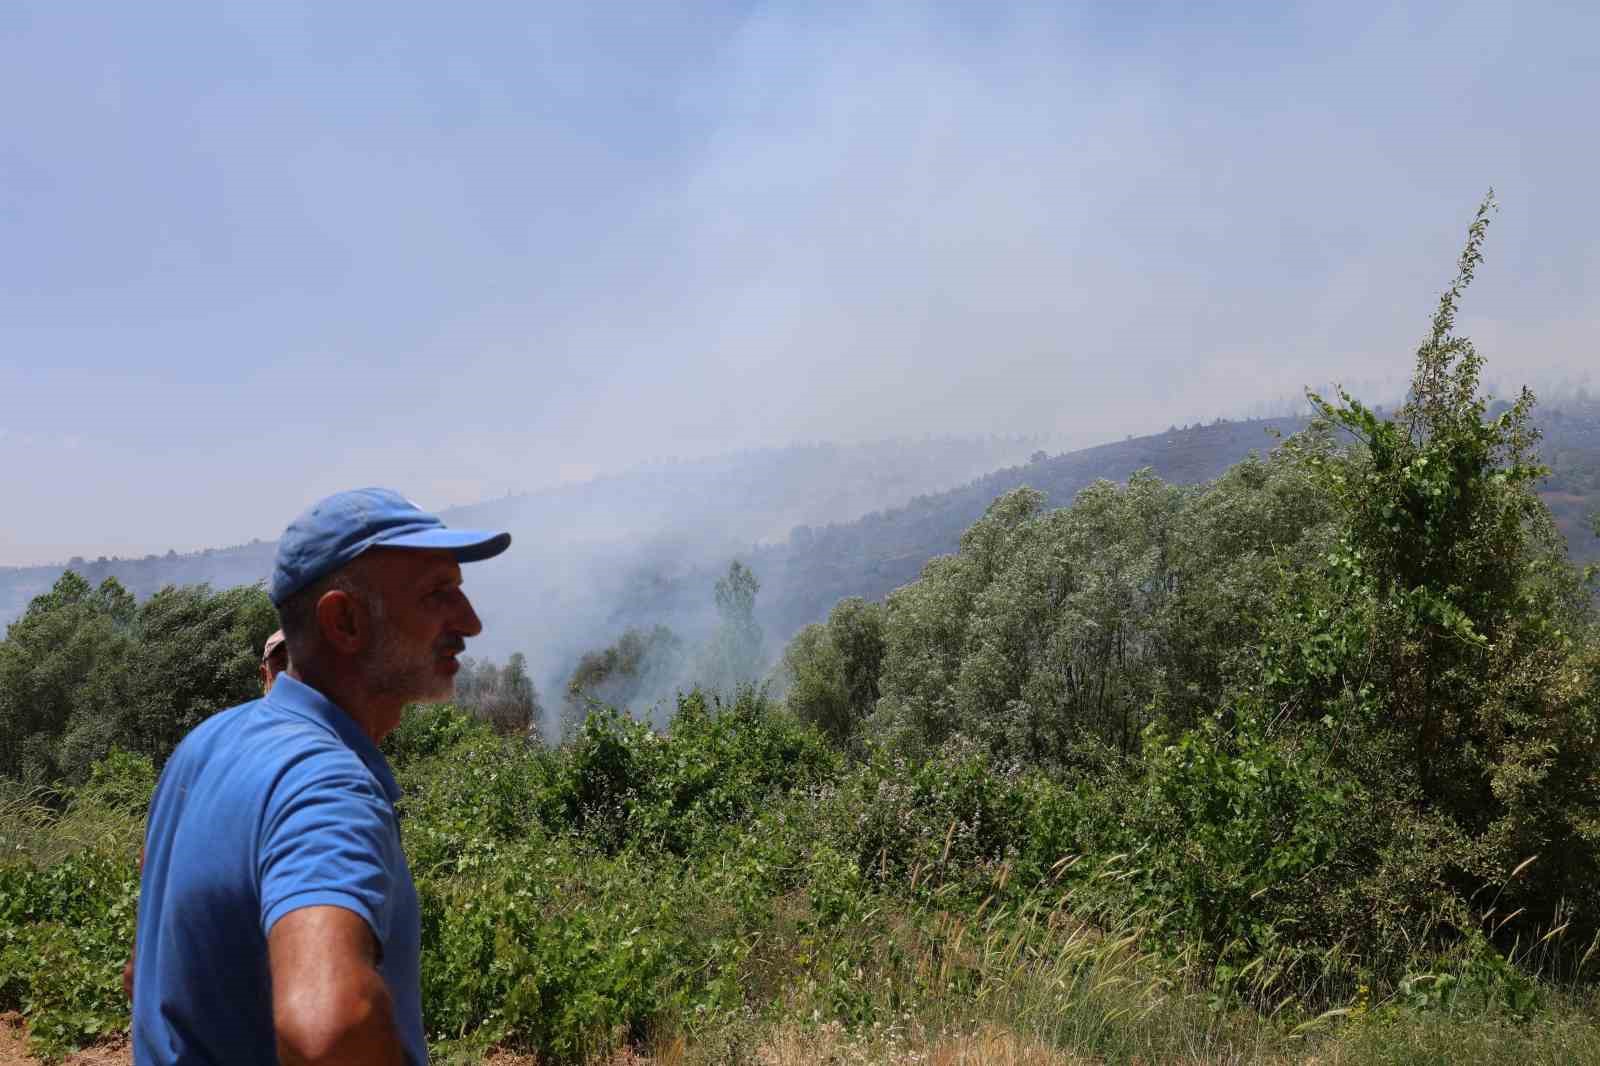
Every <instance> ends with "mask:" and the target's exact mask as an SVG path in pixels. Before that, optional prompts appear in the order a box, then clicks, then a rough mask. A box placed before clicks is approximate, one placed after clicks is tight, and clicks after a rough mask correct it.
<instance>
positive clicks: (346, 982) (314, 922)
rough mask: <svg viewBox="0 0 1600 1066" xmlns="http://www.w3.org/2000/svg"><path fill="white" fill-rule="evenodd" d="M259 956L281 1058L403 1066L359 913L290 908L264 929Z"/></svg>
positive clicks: (313, 1064)
mask: <svg viewBox="0 0 1600 1066" xmlns="http://www.w3.org/2000/svg"><path fill="white" fill-rule="evenodd" d="M267 956H268V960H269V963H270V965H271V968H272V1021H273V1026H274V1028H275V1029H276V1030H277V1035H278V1058H279V1060H280V1061H282V1062H283V1063H284V1066H322V1064H325V1063H328V1064H331V1063H338V1064H339V1066H405V1062H406V1056H405V1050H404V1048H403V1046H402V1045H401V1043H400V1036H399V1033H398V1032H397V1031H396V1029H395V1024H394V1008H393V1004H392V1003H391V1001H390V998H389V988H388V986H387V985H386V984H385V983H384V980H383V975H382V974H380V973H379V972H378V967H377V961H378V944H377V940H376V939H375V938H374V937H373V935H372V930H371V929H370V928H369V927H368V925H367V923H366V921H365V919H363V918H362V917H361V916H360V915H359V914H356V913H355V912H354V911H349V910H346V909H344V908H343V907H334V906H312V907H303V908H301V909H299V910H293V911H290V912H289V913H288V914H285V915H284V916H283V917H282V918H280V919H279V920H278V921H277V922H276V923H274V924H273V926H272V931H271V932H270V933H269V934H268V935H267Z"/></svg>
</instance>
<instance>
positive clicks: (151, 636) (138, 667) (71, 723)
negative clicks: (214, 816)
mask: <svg viewBox="0 0 1600 1066" xmlns="http://www.w3.org/2000/svg"><path fill="white" fill-rule="evenodd" d="M276 625H277V620H276V615H275V614H274V612H273V609H272V605H271V604H270V603H269V602H268V601H267V597H266V594H265V593H264V592H262V591H261V589H260V588H259V587H245V588H236V589H229V590H226V591H224V592H216V593H214V592H212V591H211V590H210V588H208V587H207V586H204V585H195V586H187V587H184V588H173V587H170V586H169V587H168V588H165V589H162V590H161V591H160V592H158V593H156V594H155V595H154V596H152V597H151V598H150V599H149V600H147V601H145V602H144V603H143V604H138V605H136V604H135V602H134V599H133V597H132V596H131V595H130V594H129V593H128V592H127V591H126V590H125V589H124V588H123V587H122V586H121V585H119V584H118V583H117V582H116V581H115V580H111V579H108V580H106V581H105V582H103V583H102V584H101V585H100V586H99V588H97V589H92V590H91V589H90V587H89V584H88V582H86V581H85V580H84V579H83V578H82V577H81V576H79V575H78V574H76V573H74V572H72V571H67V572H66V573H64V574H63V575H62V576H61V578H60V579H59V580H58V581H57V582H56V584H55V586H54V587H53V588H52V589H51V590H50V592H48V593H46V594H44V595H43V596H39V597H37V598H35V599H34V601H33V602H32V603H31V604H29V606H28V610H27V612H26V613H25V614H24V615H23V617H22V618H21V619H19V620H18V621H17V622H16V623H15V624H14V625H12V626H11V627H10V629H9V630H8V631H7V633H6V639H5V640H4V641H0V774H4V775H5V776H10V777H17V778H20V779H22V780H24V781H28V782H31V783H36V784H45V783H55V782H60V781H64V782H68V783H76V782H79V781H81V780H83V779H84V778H85V776H86V775H87V774H88V772H89V768H90V766H91V765H92V764H93V763H94V762H95V761H97V760H98V759H101V758H103V757H104V756H105V755H106V754H107V753H108V752H110V751H111V749H112V748H113V747H120V748H122V749H124V750H127V751H131V752H136V753H139V754H142V755H145V756H148V757H149V758H150V759H151V760H152V761H153V762H154V763H156V764H157V765H159V764H160V762H161V761H163V760H164V759H165V758H166V757H167V755H168V754H170V753H171V751H172V749H173V747H174V746H176V745H177V743H178V741H179V740H180V739H182V737H183V735H184V734H185V733H187V732H188V731H189V730H190V729H192V728H193V727H194V726H195V725H196V724H198V723H199V722H200V721H201V720H202V719H204V718H205V717H207V716H209V715H211V714H213V713H215V712H216V711H219V710H222V709H223V708H225V707H229V706H232V705H234V704H237V703H242V702H245V701H246V700H249V699H252V698H254V697H255V696H257V695H259V694H260V693H259V688H258V681H257V677H256V664H257V661H258V659H259V655H260V648H261V644H262V642H263V641H264V640H265V639H266V636H267V634H268V633H270V632H271V631H272V629H273V628H275V627H276Z"/></svg>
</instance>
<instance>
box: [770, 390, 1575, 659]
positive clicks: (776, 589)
mask: <svg viewBox="0 0 1600 1066" xmlns="http://www.w3.org/2000/svg"><path fill="white" fill-rule="evenodd" d="M1537 421H1538V424H1539V427H1540V429H1541V431H1542V433H1543V441H1542V444H1541V454H1542V456H1543V458H1544V461H1545V462H1546V464H1548V465H1549V466H1550V467H1551V469H1552V475H1551V477H1550V478H1549V479H1548V480H1547V481H1546V482H1545V484H1544V485H1543V487H1542V488H1541V491H1540V496H1541V497H1542V498H1543V499H1544V501H1545V503H1546V504H1547V505H1549V507H1550V509H1551V511H1552V512H1553V513H1554V514H1555V517H1556V522H1557V525H1558V526H1559V527H1560V529H1561V532H1562V533H1563V534H1565V536H1566V538H1567V543H1568V545H1569V547H1570V550H1571V551H1572V554H1573V557H1574V558H1575V559H1578V560H1580V561H1597V560H1600V538H1597V537H1596V536H1595V535H1594V532H1593V530H1592V528H1591V526H1590V524H1589V523H1590V516H1592V515H1594V514H1595V513H1596V511H1600V404H1591V405H1588V406H1586V407H1579V408H1577V409H1570V408H1569V409H1567V410H1561V409H1551V410H1549V411H1546V412H1542V413H1541V416H1540V417H1539V418H1538V419H1537ZM1304 426H1305V422H1304V420H1301V419H1289V418H1285V419H1252V420H1247V421H1241V422H1226V421H1223V422H1216V423H1213V424H1211V425H1205V426H1202V425H1194V426H1190V427H1187V428H1184V429H1176V430H1172V431H1169V432H1167V433H1160V434H1155V435H1153V436H1148V437H1135V438H1130V439H1128V440H1125V441H1118V442H1116V443H1114V444H1105V445H1101V446H1099V447H1096V448H1085V449H1083V450H1081V451H1075V452H1068V453H1065V454H1062V455H1057V456H1053V457H1048V458H1043V459H1039V460H1036V461H1034V462H1030V463H1027V464H1026V465H1022V466H1014V467H1008V468H1006V469H1004V470H997V471H995V472H994V473H991V474H988V475H986V476H984V477H981V478H978V479H977V480H975V481H973V482H971V483H970V484H967V485H964V486H962V487H961V488H959V489H954V490H952V491H949V492H945V493H940V494H938V495H933V496H922V497H918V498H917V499H914V500H912V501H911V502H910V503H909V504H907V505H906V506H904V507H900V508H895V509H892V510H886V511H881V512H876V513H874V514H870V515H867V516H865V517H864V518H861V519H859V520H857V521H855V522H850V523H843V524H838V525H832V526H827V527H824V528H821V529H810V528H801V529H797V530H795V531H794V533H793V534H792V535H791V537H790V539H789V541H788V542H787V543H785V544H782V545H778V546H775V547H771V548H766V549H763V550H760V551H758V552H757V554H756V561H755V564H754V565H755V568H756V571H757V573H758V574H760V575H761V576H762V579H763V580H764V581H766V582H768V588H769V590H770V592H769V596H770V598H769V601H768V608H767V613H766V615H765V618H766V620H767V621H768V623H769V624H770V625H772V626H773V628H775V629H776V630H777V631H778V632H780V633H782V634H784V635H787V634H789V633H792V632H793V631H795V630H796V629H798V628H799V627H801V626H803V625H806V624H807V623H809V622H813V621H815V620H817V619H818V618H821V617H822V616H823V615H824V614H826V613H827V611H828V609H829V608H830V607H832V606H833V604H835V603H837V602H838V601H839V600H841V599H843V598H844V597H846V596H863V597H866V598H867V599H879V598H881V597H883V596H885V595H887V594H888V593H889V592H891V591H892V590H894V589H896V588H898V587H900V586H901V585H904V584H905V583H907V582H908V581H913V580H915V579H916V577H917V575H918V573H920V571H921V569H922V566H923V564H924V563H926V562H927V561H928V560H929V559H930V558H932V557H933V556H935V555H942V554H946V553H948V552H953V551H955V550H956V546H957V544H958V542H959V541H960V538H961V533H962V531H963V530H965V529H966V528H967V527H968V526H970V525H971V524H972V523H973V522H975V521H977V519H978V518H979V517H980V516H981V515H982V514H983V512H984V510H985V509H986V508H987V507H988V506H989V504H990V503H991V502H993V501H994V499H995V498H996V497H998V496H1000V495H1002V494H1003V493H1006V492H1009V491H1011V490H1012V489H1015V488H1019V487H1021V486H1024V485H1026V486H1029V487H1030V488H1034V489H1038V490H1039V491H1041V492H1043V493H1044V494H1045V497H1046V501H1047V505H1048V506H1053V507H1062V506H1066V505H1067V504H1069V503H1071V502H1072V498H1073V496H1075V495H1076V494H1077V493H1078V492H1079V491H1081V490H1082V489H1083V488H1085V487H1086V486H1088V485H1090V484H1091V483H1093V482H1094V481H1096V480H1099V479H1102V478H1104V479H1106V480H1110V481H1124V480H1126V479H1127V478H1128V477H1129V476H1130V475H1132V474H1133V473H1134V472H1135V471H1137V470H1141V469H1144V468H1149V469H1150V470H1152V471H1153V472H1154V473H1155V474H1156V476H1158V477H1160V478H1162V479H1163V480H1166V481H1171V482H1175V483H1178V484H1194V483H1198V482H1203V481H1209V480H1211V479H1212V478H1215V477H1217V476H1219V475H1220V474H1221V473H1222V472H1223V471H1225V470H1226V469H1227V468H1228V467H1230V466H1232V465H1233V464H1234V463H1236V462H1238V461H1239V460H1241V459H1243V458H1244V457H1245V456H1246V455H1248V454H1250V452H1252V451H1259V452H1266V451H1268V450H1270V449H1271V448H1272V447H1274V446H1275V444H1276V443H1277V440H1278V439H1279V437H1280V436H1288V435H1289V434H1292V433H1295V432H1297V431H1298V430H1300V429H1302V428H1303V427H1304Z"/></svg>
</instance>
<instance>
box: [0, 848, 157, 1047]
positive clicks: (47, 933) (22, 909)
mask: <svg viewBox="0 0 1600 1066" xmlns="http://www.w3.org/2000/svg"><path fill="white" fill-rule="evenodd" d="M137 896H138V874H137V869H136V868H135V866H134V864H133V862H132V861H131V858H130V857H129V856H126V855H121V854H114V853H111V852H108V851H103V850H85V851H80V852H77V853H76V854H73V855H71V856H69V857H67V858H66V859H63V860H61V861H58V862H56V863H54V864H53V865H50V866H48V867H44V868H40V867H36V866H34V865H33V864H32V863H30V862H26V861H20V862H19V861H17V860H16V859H14V858H7V859H6V860H5V861H4V862H3V863H0V1010H18V1011H21V1012H22V1013H23V1014H24V1015H26V1016H27V1018H28V1019H29V1033H28V1035H29V1041H30V1044H31V1045H32V1048H33V1049H34V1050H35V1051H37V1052H39V1053H41V1054H42V1055H44V1056H46V1057H47V1058H59V1057H60V1056H61V1055H63V1054H65V1053H66V1052H68V1051H71V1050H73V1049H74V1048H76V1047H78V1046H81V1045H83V1044H84V1043H87V1042H89V1041H92V1040H95V1039H97V1038H101V1037H105V1036H109V1035H111V1034H114V1033H117V1032H120V1031H123V1030H125V1029H126V1028H127V1024H128V1013H127V1001H126V999H125V998H124V997H123V995H122V964H123V962H124V961H125V960H126V959H127V957H128V946H129V945H130V944H131V943H132V942H133V925H134V917H135V915H136V913H137V909H138V906H137Z"/></svg>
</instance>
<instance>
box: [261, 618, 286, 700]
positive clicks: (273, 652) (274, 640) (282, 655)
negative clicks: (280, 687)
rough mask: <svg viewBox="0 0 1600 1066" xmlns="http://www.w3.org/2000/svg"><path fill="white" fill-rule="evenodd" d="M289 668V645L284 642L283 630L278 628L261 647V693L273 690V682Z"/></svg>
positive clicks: (264, 693)
mask: <svg viewBox="0 0 1600 1066" xmlns="http://www.w3.org/2000/svg"><path fill="white" fill-rule="evenodd" d="M287 669H289V645H288V644H286V643H284V639H283V630H281V629H280V630H278V631H277V632H276V633H274V634H272V636H270V637H268V638H267V643H266V644H265V646H263V647H262V649H261V694H262V695H263V696H265V695H266V694H267V693H269V692H271V691H272V683H273V682H274V681H276V680H277V679H278V675H279V674H281V673H283V672H284V671H285V670H287Z"/></svg>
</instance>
